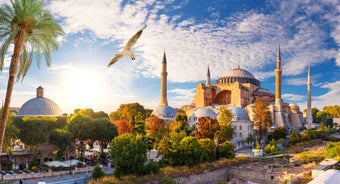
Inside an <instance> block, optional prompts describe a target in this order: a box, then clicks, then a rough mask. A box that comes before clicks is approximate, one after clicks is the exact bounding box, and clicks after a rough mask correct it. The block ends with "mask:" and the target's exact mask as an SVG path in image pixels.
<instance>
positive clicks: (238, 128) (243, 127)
mask: <svg viewBox="0 0 340 184" xmlns="http://www.w3.org/2000/svg"><path fill="white" fill-rule="evenodd" d="M228 109H229V110H230V111H231V112H232V113H233V118H232V120H231V126H232V127H233V129H234V136H233V139H234V140H236V142H237V146H238V148H242V147H244V145H245V144H246V143H247V138H248V136H249V135H253V133H254V124H253V122H252V121H251V120H250V119H249V116H248V113H247V112H246V111H245V110H244V109H242V108H241V107H236V106H231V105H228Z"/></svg>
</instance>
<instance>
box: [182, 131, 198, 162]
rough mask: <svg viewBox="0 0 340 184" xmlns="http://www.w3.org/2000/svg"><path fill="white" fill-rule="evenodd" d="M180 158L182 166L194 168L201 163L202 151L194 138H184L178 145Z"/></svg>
mask: <svg viewBox="0 0 340 184" xmlns="http://www.w3.org/2000/svg"><path fill="white" fill-rule="evenodd" d="M180 151H181V152H180V153H181V154H180V158H181V160H182V162H183V164H184V165H187V166H194V165H196V164H198V163H201V162H202V161H203V156H204V150H203V149H202V147H201V145H200V143H199V142H198V141H197V139H196V137H193V136H187V137H184V138H183V139H182V141H181V143H180Z"/></svg>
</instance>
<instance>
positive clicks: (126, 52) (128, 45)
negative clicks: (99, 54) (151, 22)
mask: <svg viewBox="0 0 340 184" xmlns="http://www.w3.org/2000/svg"><path fill="white" fill-rule="evenodd" d="M145 28H146V25H144V26H143V27H142V28H141V29H140V30H138V32H137V33H136V34H135V35H133V36H132V37H131V38H130V39H129V41H128V42H127V43H126V45H125V47H124V49H123V50H122V51H120V52H118V53H117V54H116V55H115V56H114V57H113V58H112V59H111V61H110V63H109V64H108V67H110V66H111V65H112V64H114V63H115V62H117V61H118V60H119V59H120V58H122V57H123V56H130V58H131V60H132V61H134V60H135V59H136V58H135V54H134V53H133V52H132V51H131V47H132V46H134V45H135V44H136V42H137V40H138V38H139V37H140V35H142V33H143V30H144V29H145Z"/></svg>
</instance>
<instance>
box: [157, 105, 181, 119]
mask: <svg viewBox="0 0 340 184" xmlns="http://www.w3.org/2000/svg"><path fill="white" fill-rule="evenodd" d="M151 114H152V115H155V116H157V117H158V118H159V119H164V120H172V119H174V118H175V116H176V115H177V111H176V110H175V109H174V108H172V107H170V106H158V107H157V108H156V109H155V110H153V111H152V113H151Z"/></svg>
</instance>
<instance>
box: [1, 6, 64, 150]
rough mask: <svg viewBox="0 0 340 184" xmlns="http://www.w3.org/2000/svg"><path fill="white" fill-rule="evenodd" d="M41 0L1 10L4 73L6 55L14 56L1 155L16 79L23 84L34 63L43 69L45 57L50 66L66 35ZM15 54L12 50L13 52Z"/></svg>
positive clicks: (2, 122)
mask: <svg viewBox="0 0 340 184" xmlns="http://www.w3.org/2000/svg"><path fill="white" fill-rule="evenodd" d="M43 6H44V2H43V1H41V0H11V4H3V5H1V6H0V71H2V69H3V67H4V61H5V57H6V54H7V53H8V52H9V51H10V52H12V57H11V61H10V66H9V77H8V83H7V91H6V98H5V103H4V106H3V113H2V116H1V124H0V151H1V150H2V145H3V140H4V134H5V129H6V123H7V120H8V111H9V106H10V102H11V97H12V91H13V86H14V79H15V78H16V81H22V80H23V79H24V77H25V75H26V73H27V71H28V69H29V67H30V65H31V63H32V61H33V59H35V60H36V62H37V65H38V67H39V66H40V61H41V57H44V59H45V60H46V63H47V66H50V63H51V52H52V51H53V50H57V49H58V47H59V42H58V40H57V39H58V37H60V36H63V35H64V31H63V30H62V28H61V27H60V26H59V25H58V24H57V23H56V22H55V21H54V20H53V17H52V15H51V14H50V13H49V12H47V11H46V10H44V9H43ZM12 46H14V49H13V50H9V48H12Z"/></svg>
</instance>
